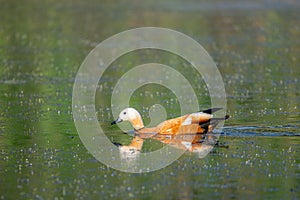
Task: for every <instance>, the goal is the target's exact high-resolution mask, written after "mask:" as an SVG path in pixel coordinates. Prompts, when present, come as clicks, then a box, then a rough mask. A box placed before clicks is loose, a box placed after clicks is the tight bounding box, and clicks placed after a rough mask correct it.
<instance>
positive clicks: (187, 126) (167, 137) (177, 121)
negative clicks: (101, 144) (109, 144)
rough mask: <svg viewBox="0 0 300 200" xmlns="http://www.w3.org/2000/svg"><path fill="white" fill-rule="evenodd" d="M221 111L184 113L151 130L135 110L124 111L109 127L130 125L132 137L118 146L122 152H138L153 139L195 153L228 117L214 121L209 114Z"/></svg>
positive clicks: (209, 110) (208, 110) (210, 110)
mask: <svg viewBox="0 0 300 200" xmlns="http://www.w3.org/2000/svg"><path fill="white" fill-rule="evenodd" d="M221 109H222V108H210V109H207V110H202V111H199V112H195V113H191V114H186V115H183V116H180V117H177V118H173V119H168V120H166V121H163V122H161V123H159V124H158V125H157V126H155V127H150V128H148V127H145V126H144V123H143V120H142V117H141V114H140V113H139V112H138V111H137V110H136V109H135V108H125V109H124V110H122V111H121V112H120V114H119V116H118V118H117V119H116V120H114V121H113V122H111V125H114V124H117V123H121V122H126V121H127V122H130V123H131V125H132V126H133V128H134V137H133V139H132V141H131V143H130V144H129V145H127V146H125V145H123V146H119V148H120V150H122V151H132V152H133V151H134V152H136V151H141V149H142V146H143V143H144V140H145V139H149V138H151V139H155V140H158V141H160V142H162V143H163V144H168V145H171V146H174V147H176V148H180V149H184V150H188V151H190V152H199V151H201V149H202V148H203V146H204V144H203V143H202V142H203V141H204V139H205V137H209V138H208V139H213V141H215V136H214V135H213V134H208V133H212V132H213V130H214V128H215V127H216V126H217V125H218V123H219V122H220V121H224V120H227V119H228V118H229V115H225V116H224V117H221V118H214V117H213V113H215V112H217V111H219V110H221Z"/></svg>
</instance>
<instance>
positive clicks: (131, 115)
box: [111, 108, 144, 130]
mask: <svg viewBox="0 0 300 200" xmlns="http://www.w3.org/2000/svg"><path fill="white" fill-rule="evenodd" d="M122 121H129V122H130V123H131V124H132V126H133V128H134V129H135V130H139V129H141V128H144V123H143V120H142V117H141V115H140V113H139V112H138V111H137V110H136V109H134V108H126V109H124V110H122V112H121V113H120V114H119V117H118V119H116V120H115V121H113V122H112V123H111V124H112V125H113V124H116V123H119V122H122Z"/></svg>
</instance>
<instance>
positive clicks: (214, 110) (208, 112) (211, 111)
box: [201, 108, 223, 114]
mask: <svg viewBox="0 0 300 200" xmlns="http://www.w3.org/2000/svg"><path fill="white" fill-rule="evenodd" d="M222 109H223V108H210V109H207V110H202V111H201V112H203V113H207V114H212V113H214V112H217V111H219V110H222Z"/></svg>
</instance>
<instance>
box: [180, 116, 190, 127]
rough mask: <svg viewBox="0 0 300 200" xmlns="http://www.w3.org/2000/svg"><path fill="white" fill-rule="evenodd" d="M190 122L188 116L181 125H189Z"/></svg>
mask: <svg viewBox="0 0 300 200" xmlns="http://www.w3.org/2000/svg"><path fill="white" fill-rule="evenodd" d="M190 124H192V118H191V117H190V116H189V117H188V118H186V119H185V120H184V122H183V123H182V124H181V125H190Z"/></svg>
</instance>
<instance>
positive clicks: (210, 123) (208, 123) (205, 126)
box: [199, 115, 229, 132]
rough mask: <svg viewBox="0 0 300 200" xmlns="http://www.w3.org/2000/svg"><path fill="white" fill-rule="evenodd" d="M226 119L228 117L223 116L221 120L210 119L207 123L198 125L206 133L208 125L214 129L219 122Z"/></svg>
mask: <svg viewBox="0 0 300 200" xmlns="http://www.w3.org/2000/svg"><path fill="white" fill-rule="evenodd" d="M228 118H229V115H225V116H224V117H221V118H212V119H210V120H209V121H206V122H203V123H199V125H200V127H201V128H203V129H205V130H206V132H208V128H209V126H210V125H211V126H212V127H213V129H214V128H215V127H216V126H217V125H218V123H219V122H220V121H223V120H226V119H228Z"/></svg>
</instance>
